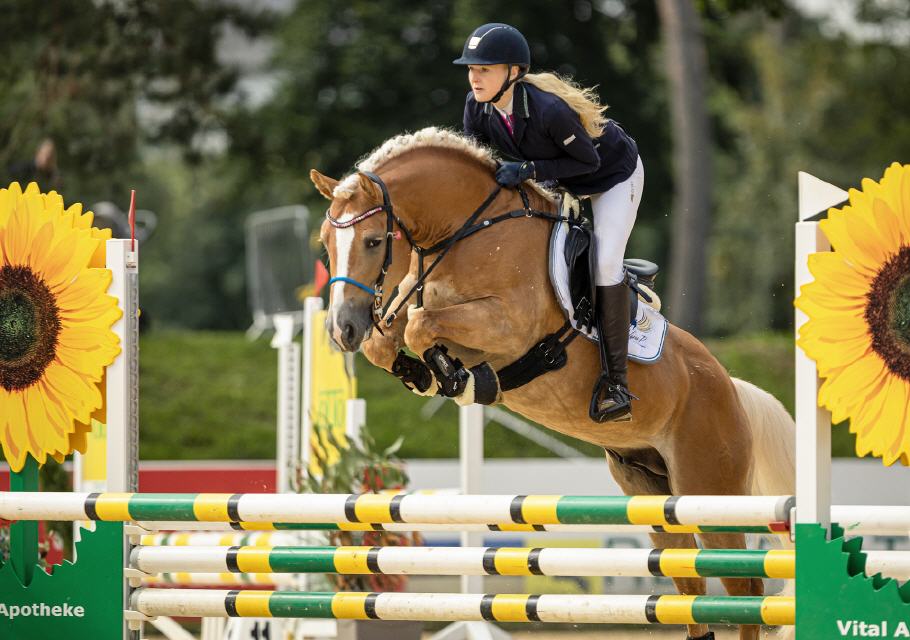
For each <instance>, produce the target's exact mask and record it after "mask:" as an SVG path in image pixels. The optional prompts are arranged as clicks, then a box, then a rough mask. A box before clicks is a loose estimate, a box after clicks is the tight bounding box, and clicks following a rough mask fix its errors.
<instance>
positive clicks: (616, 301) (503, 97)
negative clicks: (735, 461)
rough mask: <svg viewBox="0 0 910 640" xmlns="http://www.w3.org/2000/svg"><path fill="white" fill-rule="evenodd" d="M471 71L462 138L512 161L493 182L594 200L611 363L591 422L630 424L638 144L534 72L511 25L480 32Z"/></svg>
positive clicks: (465, 56) (583, 99)
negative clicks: (629, 280)
mask: <svg viewBox="0 0 910 640" xmlns="http://www.w3.org/2000/svg"><path fill="white" fill-rule="evenodd" d="M454 63H455V64H458V65H466V66H467V67H468V82H469V83H470V85H471V91H469V92H468V95H467V98H466V100H465V108H464V131H465V133H466V134H467V135H469V136H472V137H473V138H475V139H476V140H477V141H479V142H482V143H485V144H489V145H491V146H493V147H495V148H496V149H497V150H498V151H500V152H501V153H502V154H503V155H505V156H507V157H510V158H514V159H515V161H510V162H504V163H503V164H502V165H501V166H500V167H499V169H498V170H497V172H496V182H498V183H499V184H500V185H502V186H504V187H515V186H517V185H519V184H520V183H521V182H522V181H524V180H527V179H529V178H530V179H534V180H538V181H555V182H557V183H558V184H559V185H560V186H561V187H563V188H565V189H566V190H568V191H570V192H572V193H574V194H576V195H578V196H584V197H590V199H591V204H592V209H593V211H594V237H595V243H596V256H597V269H596V274H595V284H596V285H597V287H596V292H597V293H596V298H597V300H596V309H597V326H598V331H599V333H600V336H601V339H600V348H601V355H602V357H601V360H602V362H603V363H604V364H605V365H606V367H605V368H606V370H605V371H603V372H602V373H601V375H600V377H599V379H598V381H597V383H596V384H595V387H594V398H593V400H592V404H591V411H590V413H591V418H592V419H594V420H596V421H598V422H605V421H607V420H629V419H631V397H632V396H631V394H630V393H629V390H628V381H627V378H626V369H627V367H626V359H627V356H628V339H629V313H630V309H629V304H630V300H629V289H628V287H627V286H626V285H625V283H624V271H623V264H622V263H623V255H624V253H625V248H626V242H627V241H628V239H629V234H630V233H631V232H632V225H633V224H634V223H635V216H636V214H637V213H638V204H639V202H640V201H641V192H642V188H643V185H644V168H643V167H642V163H641V158H640V157H639V156H638V146H637V145H636V144H635V141H634V140H633V139H632V138H631V137H630V136H629V135H628V134H627V133H626V132H625V131H623V129H622V128H621V127H620V126H619V125H618V124H616V122H614V121H613V120H610V119H608V118H606V117H605V116H604V115H603V112H604V111H605V110H606V109H607V107H606V106H602V105H601V104H600V103H599V101H598V98H597V94H596V93H595V91H594V89H586V88H582V87H579V86H578V85H576V84H575V83H574V82H572V81H571V80H567V79H564V78H561V77H559V76H557V75H556V74H553V73H528V69H529V67H530V64H531V53H530V49H529V48H528V43H527V41H526V40H525V38H524V36H523V35H522V34H521V33H520V32H519V31H518V29H516V28H515V27H512V26H509V25H507V24H500V23H491V24H485V25H482V26H480V27H477V28H476V29H475V30H474V32H473V33H472V34H471V35H470V37H469V38H468V40H467V42H466V43H465V45H464V51H463V52H462V55H461V57H460V58H458V59H457V60H455V61H454Z"/></svg>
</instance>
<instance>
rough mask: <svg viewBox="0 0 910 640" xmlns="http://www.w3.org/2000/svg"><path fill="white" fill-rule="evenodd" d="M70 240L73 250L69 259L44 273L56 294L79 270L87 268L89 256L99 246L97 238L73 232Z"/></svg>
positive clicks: (48, 284) (49, 286) (50, 287)
mask: <svg viewBox="0 0 910 640" xmlns="http://www.w3.org/2000/svg"><path fill="white" fill-rule="evenodd" d="M70 242H72V248H73V251H72V255H71V256H70V259H69V261H68V262H66V263H65V264H63V265H60V266H59V268H58V269H55V270H54V271H52V272H45V273H44V279H45V281H46V282H47V286H48V288H49V289H50V290H51V291H52V292H54V294H57V293H59V292H60V291H61V290H62V289H63V287H65V286H67V285H69V284H70V283H71V282H72V281H73V280H74V279H75V278H76V276H77V275H78V274H79V272H80V271H81V270H83V269H85V267H86V265H87V264H88V261H89V258H91V256H92V254H93V253H94V252H95V249H97V247H98V241H97V240H93V239H92V238H87V237H84V236H82V237H80V236H79V235H78V234H72V235H71V236H70ZM56 249H57V247H55V248H54V250H55V252H56ZM58 264H59V263H58Z"/></svg>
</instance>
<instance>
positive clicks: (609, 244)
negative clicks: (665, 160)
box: [591, 157, 645, 286]
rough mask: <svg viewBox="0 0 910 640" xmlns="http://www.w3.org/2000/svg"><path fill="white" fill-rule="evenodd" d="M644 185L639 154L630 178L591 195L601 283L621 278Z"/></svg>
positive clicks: (618, 281) (598, 281) (614, 281)
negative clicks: (607, 189)
mask: <svg viewBox="0 0 910 640" xmlns="http://www.w3.org/2000/svg"><path fill="white" fill-rule="evenodd" d="M644 186H645V168H644V166H643V165H642V163H641V157H639V158H638V164H637V166H636V167H635V171H633V172H632V175H631V176H629V179H628V180H626V181H625V182H620V183H619V184H618V185H616V186H614V187H613V188H612V189H610V190H609V191H604V192H603V193H599V194H597V195H594V196H591V205H592V208H593V209H594V240H595V242H596V243H597V254H596V255H597V273H596V276H595V284H596V285H598V286H607V285H611V284H619V283H620V282H622V274H623V271H622V261H623V258H624V257H625V252H626V243H627V242H628V241H629V235H630V234H631V233H632V226H633V225H634V224H635V217H636V216H637V215H638V205H639V203H641V192H642V190H643V189H644Z"/></svg>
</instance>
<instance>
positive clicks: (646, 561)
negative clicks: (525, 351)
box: [130, 546, 796, 578]
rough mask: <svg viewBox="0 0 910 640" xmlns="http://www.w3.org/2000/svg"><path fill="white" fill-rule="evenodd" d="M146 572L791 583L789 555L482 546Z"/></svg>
mask: <svg viewBox="0 0 910 640" xmlns="http://www.w3.org/2000/svg"><path fill="white" fill-rule="evenodd" d="M130 560H131V562H130V563H131V566H132V567H133V568H134V569H138V570H139V571H143V572H145V573H150V574H156V573H177V572H181V573H193V572H200V573H224V572H230V573H238V574H239V573H245V574H269V573H338V574H346V575H369V574H396V575H428V576H430V575H454V576H459V575H471V576H483V575H504V576H534V575H538V576H636V577H650V576H666V577H673V578H688V577H706V578H708V577H744V578H793V574H794V570H795V562H796V559H795V553H794V552H793V551H792V550H779V551H778V550H775V551H753V550H745V549H743V550H715V549H709V550H699V549H591V548H575V549H573V548H533V549H531V548H513V547H501V548H483V547H468V548H458V547H454V548H453V547H366V546H364V547H189V546H184V547H137V548H135V549H133V552H132V555H131V559H130Z"/></svg>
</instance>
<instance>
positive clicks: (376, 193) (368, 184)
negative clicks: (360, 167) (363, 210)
mask: <svg viewBox="0 0 910 640" xmlns="http://www.w3.org/2000/svg"><path fill="white" fill-rule="evenodd" d="M357 179H358V182H359V183H360V190H361V191H363V192H364V193H365V194H367V196H369V198H370V199H371V200H374V199H378V200H382V191H381V190H380V189H379V185H378V184H376V183H375V182H373V181H372V180H370V179H369V178H367V177H366V176H365V175H363V174H362V173H358V174H357Z"/></svg>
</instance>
